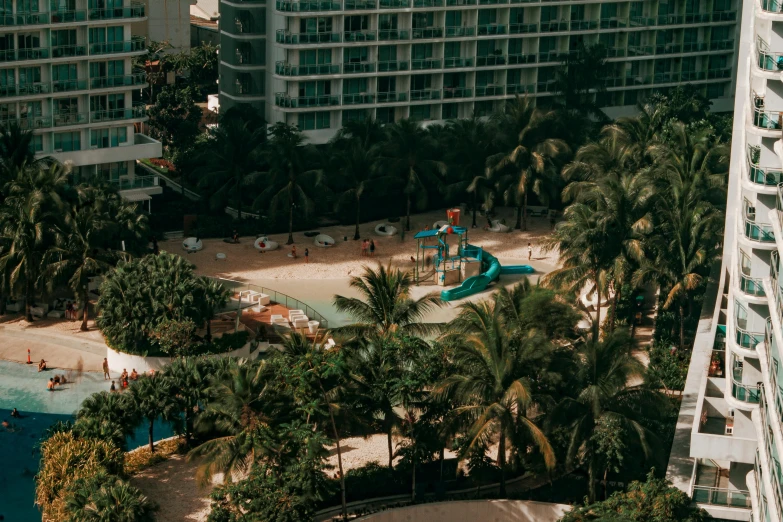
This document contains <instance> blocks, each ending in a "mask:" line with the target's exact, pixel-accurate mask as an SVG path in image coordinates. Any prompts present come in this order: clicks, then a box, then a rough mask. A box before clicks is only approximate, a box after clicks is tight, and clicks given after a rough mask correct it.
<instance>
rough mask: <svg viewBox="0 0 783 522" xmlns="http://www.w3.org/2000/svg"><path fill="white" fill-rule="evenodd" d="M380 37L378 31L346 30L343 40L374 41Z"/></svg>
mask: <svg viewBox="0 0 783 522" xmlns="http://www.w3.org/2000/svg"><path fill="white" fill-rule="evenodd" d="M377 39H378V33H377V32H376V31H345V32H344V33H343V40H345V41H346V42H374V41H375V40H377Z"/></svg>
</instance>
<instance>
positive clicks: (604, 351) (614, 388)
mask: <svg viewBox="0 0 783 522" xmlns="http://www.w3.org/2000/svg"><path fill="white" fill-rule="evenodd" d="M632 349H633V339H632V338H631V337H630V335H629V334H628V332H627V331H625V330H616V331H615V332H614V333H612V334H609V335H608V336H607V337H606V338H605V339H604V340H603V341H598V340H591V341H589V342H586V343H584V344H582V345H581V346H580V347H579V351H578V356H577V357H578V361H579V363H580V364H579V365H578V371H577V376H576V382H575V383H573V388H572V389H574V390H576V393H574V397H573V398H572V397H566V398H564V399H563V400H562V401H560V403H559V404H558V405H557V407H556V408H555V412H554V415H553V417H552V422H553V423H558V421H560V422H563V423H564V424H565V426H566V427H567V428H568V430H569V431H570V436H569V445H568V451H567V462H568V463H569V464H571V463H573V462H575V461H576V459H577V457H579V458H581V460H582V461H583V462H585V463H586V465H587V469H588V474H589V477H590V484H589V498H590V501H594V500H595V497H596V492H595V483H596V480H597V479H598V476H599V473H600V472H602V471H604V470H603V469H600V461H599V459H600V456H599V452H598V448H597V447H596V440H595V438H594V437H593V435H594V433H595V431H596V427H597V426H598V425H599V423H600V422H601V420H602V419H603V418H610V419H612V420H613V421H615V422H617V423H619V424H620V425H621V426H622V427H623V428H624V429H623V433H625V434H627V435H628V436H629V437H630V438H631V439H633V442H634V443H637V444H638V446H639V447H640V448H641V449H642V452H643V453H644V456H645V458H648V459H649V458H652V457H653V456H654V451H653V450H654V448H655V446H656V443H657V437H656V435H655V434H654V433H652V432H651V431H650V430H648V429H647V428H646V427H645V426H644V425H643V422H642V421H643V419H655V418H656V416H658V415H660V414H661V413H662V412H664V411H665V408H666V407H667V404H666V402H665V399H664V397H663V396H662V395H661V394H660V393H658V392H656V391H653V390H649V389H647V388H645V387H644V386H641V385H639V386H637V385H630V384H629V382H633V381H634V379H636V378H640V377H643V376H644V366H643V365H642V363H641V362H640V361H639V360H638V359H637V358H635V357H634V356H633V355H632V353H631V352H632Z"/></svg>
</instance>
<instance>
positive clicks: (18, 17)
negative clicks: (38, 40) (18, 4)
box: [3, 12, 49, 25]
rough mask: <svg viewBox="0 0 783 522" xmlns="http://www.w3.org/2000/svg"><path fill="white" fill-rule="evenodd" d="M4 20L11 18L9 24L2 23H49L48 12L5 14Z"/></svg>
mask: <svg viewBox="0 0 783 522" xmlns="http://www.w3.org/2000/svg"><path fill="white" fill-rule="evenodd" d="M3 18H5V19H6V20H7V19H8V18H10V19H11V21H12V23H11V24H3V25H43V24H48V23H49V13H34V12H17V13H16V14H15V15H6V16H5V17H3Z"/></svg>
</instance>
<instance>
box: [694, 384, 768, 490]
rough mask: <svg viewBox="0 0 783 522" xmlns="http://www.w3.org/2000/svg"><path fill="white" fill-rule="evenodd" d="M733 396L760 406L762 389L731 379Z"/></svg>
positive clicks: (755, 385) (756, 385)
mask: <svg viewBox="0 0 783 522" xmlns="http://www.w3.org/2000/svg"><path fill="white" fill-rule="evenodd" d="M731 396H732V397H734V398H735V399H737V400H738V401H740V402H747V403H748V404H758V403H759V400H760V399H761V389H760V388H759V385H758V384H742V383H741V382H739V381H737V380H736V379H734V378H732V379H731ZM694 500H695V499H694Z"/></svg>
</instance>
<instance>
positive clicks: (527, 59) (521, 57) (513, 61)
mask: <svg viewBox="0 0 783 522" xmlns="http://www.w3.org/2000/svg"><path fill="white" fill-rule="evenodd" d="M536 58H537V57H536V55H535V54H509V55H508V63H509V65H517V64H524V63H536Z"/></svg>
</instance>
